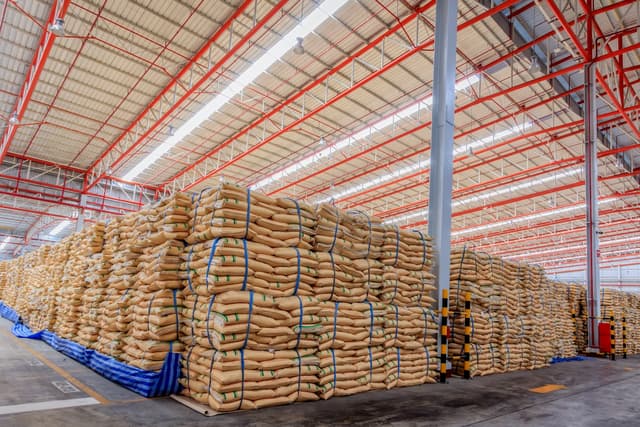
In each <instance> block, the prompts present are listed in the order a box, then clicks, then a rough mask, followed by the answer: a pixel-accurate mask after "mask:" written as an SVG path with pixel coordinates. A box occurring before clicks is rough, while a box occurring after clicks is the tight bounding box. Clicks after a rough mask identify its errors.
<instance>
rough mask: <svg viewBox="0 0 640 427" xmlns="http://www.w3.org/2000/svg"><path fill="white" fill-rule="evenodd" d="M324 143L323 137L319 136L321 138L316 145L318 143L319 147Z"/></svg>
mask: <svg viewBox="0 0 640 427" xmlns="http://www.w3.org/2000/svg"><path fill="white" fill-rule="evenodd" d="M325 142H326V141H325V140H324V136H321V137H320V141H318V143H319V144H320V145H324V143H325Z"/></svg>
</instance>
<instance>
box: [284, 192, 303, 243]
mask: <svg viewBox="0 0 640 427" xmlns="http://www.w3.org/2000/svg"><path fill="white" fill-rule="evenodd" d="M287 200H291V201H292V202H293V203H295V205H296V211H297V213H298V244H300V243H301V242H302V235H303V232H302V215H301V214H300V203H298V201H297V200H296V199H292V198H290V197H287Z"/></svg>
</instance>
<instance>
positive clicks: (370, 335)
mask: <svg viewBox="0 0 640 427" xmlns="http://www.w3.org/2000/svg"><path fill="white" fill-rule="evenodd" d="M367 303H368V304H369V313H370V318H371V328H369V345H371V342H372V341H373V304H371V302H370V301H367Z"/></svg>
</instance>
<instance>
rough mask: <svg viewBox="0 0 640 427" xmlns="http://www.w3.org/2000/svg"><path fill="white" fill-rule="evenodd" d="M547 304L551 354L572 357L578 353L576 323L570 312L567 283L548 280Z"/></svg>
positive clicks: (569, 291) (569, 290)
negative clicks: (551, 346) (551, 338)
mask: <svg viewBox="0 0 640 427" xmlns="http://www.w3.org/2000/svg"><path fill="white" fill-rule="evenodd" d="M547 283H548V288H547V290H548V293H547V295H546V298H547V304H548V305H549V310H550V313H551V317H550V319H547V321H546V322H545V324H547V325H548V326H549V327H550V328H551V331H550V333H551V334H552V335H553V338H554V339H553V340H552V342H551V344H552V345H553V356H554V357H559V358H568V357H574V356H576V355H577V353H578V348H577V346H576V325H575V320H574V318H573V316H572V313H571V304H570V294H571V288H570V287H569V285H567V284H565V283H562V282H555V281H551V280H549V281H548V282H547Z"/></svg>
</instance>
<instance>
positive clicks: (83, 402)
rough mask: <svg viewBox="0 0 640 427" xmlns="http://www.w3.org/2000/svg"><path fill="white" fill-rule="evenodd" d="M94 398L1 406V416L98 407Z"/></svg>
mask: <svg viewBox="0 0 640 427" xmlns="http://www.w3.org/2000/svg"><path fill="white" fill-rule="evenodd" d="M98 404H100V402H98V401H97V400H96V399H94V398H93V397H84V398H81V399H66V400H48V401H46V402H35V403H22V404H20V405H6V406H0V415H7V414H18V413H20V412H35V411H47V410H49V409H61V408H73V407H76V406H89V405H98Z"/></svg>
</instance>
